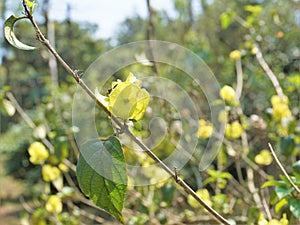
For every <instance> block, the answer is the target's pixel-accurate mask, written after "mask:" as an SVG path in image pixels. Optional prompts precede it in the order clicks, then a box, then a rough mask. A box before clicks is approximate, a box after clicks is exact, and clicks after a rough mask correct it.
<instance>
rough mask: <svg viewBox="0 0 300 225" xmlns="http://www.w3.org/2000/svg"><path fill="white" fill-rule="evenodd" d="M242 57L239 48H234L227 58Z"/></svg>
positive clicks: (236, 58)
mask: <svg viewBox="0 0 300 225" xmlns="http://www.w3.org/2000/svg"><path fill="white" fill-rule="evenodd" d="M241 57H242V53H241V51H239V50H234V51H232V52H230V54H229V58H230V59H232V60H238V59H240V58H241Z"/></svg>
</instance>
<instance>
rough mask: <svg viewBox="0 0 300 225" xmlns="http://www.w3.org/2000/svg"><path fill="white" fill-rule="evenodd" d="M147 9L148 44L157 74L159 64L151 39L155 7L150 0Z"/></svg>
mask: <svg viewBox="0 0 300 225" xmlns="http://www.w3.org/2000/svg"><path fill="white" fill-rule="evenodd" d="M147 10H148V26H147V40H148V46H149V50H148V53H149V56H150V61H151V62H152V63H153V71H154V72H155V73H156V74H158V65H157V62H156V61H155V60H154V55H153V48H152V43H151V41H150V40H152V39H153V29H154V23H153V9H152V7H151V2H150V0H147Z"/></svg>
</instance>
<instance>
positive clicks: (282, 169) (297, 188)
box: [268, 143, 300, 194]
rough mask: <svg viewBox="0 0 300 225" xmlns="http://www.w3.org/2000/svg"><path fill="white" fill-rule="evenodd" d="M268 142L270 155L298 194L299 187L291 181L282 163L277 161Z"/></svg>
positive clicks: (299, 192) (299, 191)
mask: <svg viewBox="0 0 300 225" xmlns="http://www.w3.org/2000/svg"><path fill="white" fill-rule="evenodd" d="M268 144H269V148H270V151H271V153H272V155H273V157H274V159H275V161H276V163H277V165H278V166H279V168H280V169H281V171H282V173H283V174H284V176H285V177H286V179H287V180H288V181H289V182H290V184H291V185H292V186H293V188H294V189H295V190H296V191H297V192H298V194H300V189H299V187H298V186H297V185H296V184H295V183H294V182H293V181H292V179H291V178H290V176H289V174H288V173H287V172H286V170H285V169H284V167H283V165H282V163H281V162H280V161H279V159H278V157H277V155H276V153H275V151H274V149H273V147H272V145H271V144H270V143H268Z"/></svg>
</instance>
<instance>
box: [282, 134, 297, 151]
mask: <svg viewBox="0 0 300 225" xmlns="http://www.w3.org/2000/svg"><path fill="white" fill-rule="evenodd" d="M295 147H296V144H295V142H294V137H293V136H292V135H290V136H288V137H282V138H281V139H280V150H281V153H282V154H284V155H285V156H291V154H292V153H293V152H294V150H295Z"/></svg>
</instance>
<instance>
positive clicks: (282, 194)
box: [275, 187, 294, 199]
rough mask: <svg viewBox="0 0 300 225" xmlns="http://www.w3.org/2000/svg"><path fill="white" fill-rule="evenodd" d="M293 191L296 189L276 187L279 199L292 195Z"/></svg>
mask: <svg viewBox="0 0 300 225" xmlns="http://www.w3.org/2000/svg"><path fill="white" fill-rule="evenodd" d="M293 190H294V188H286V187H275V192H276V194H277V196H278V198H279V199H282V198H284V197H285V196H287V195H289V194H290V193H292V191H293Z"/></svg>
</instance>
